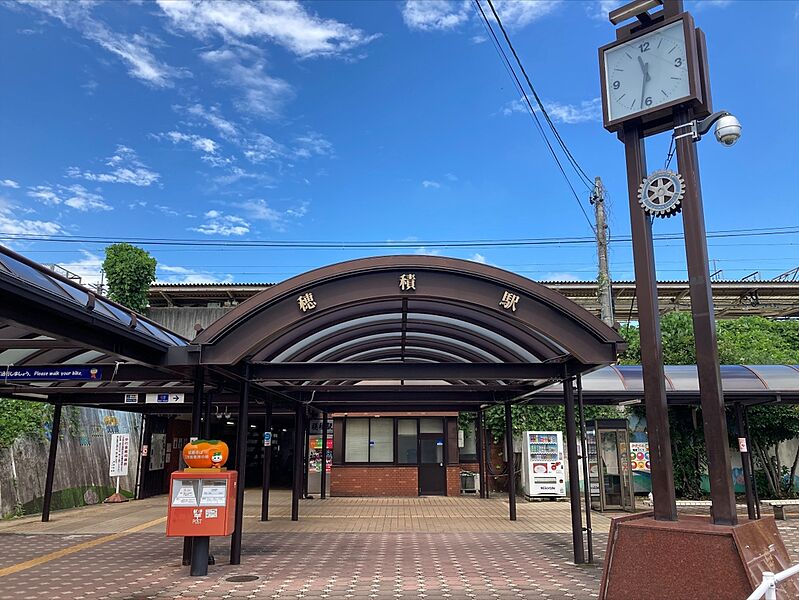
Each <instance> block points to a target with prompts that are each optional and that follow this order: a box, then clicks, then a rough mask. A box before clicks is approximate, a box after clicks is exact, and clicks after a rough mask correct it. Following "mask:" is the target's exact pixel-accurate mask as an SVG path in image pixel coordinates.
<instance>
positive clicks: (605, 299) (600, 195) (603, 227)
mask: <svg viewBox="0 0 799 600" xmlns="http://www.w3.org/2000/svg"><path fill="white" fill-rule="evenodd" d="M591 204H593V205H594V217H595V220H596V228H595V231H596V253H597V257H598V258H599V276H598V277H597V297H598V298H599V316H600V318H601V319H602V320H603V321H604V322H605V324H606V325H609V326H610V327H613V325H614V323H615V322H616V319H615V317H614V315H613V297H612V296H611V292H610V271H609V269H608V226H607V223H606V221H605V188H604V187H603V186H602V180H601V179H600V178H599V177H595V178H594V189H593V190H592V192H591Z"/></svg>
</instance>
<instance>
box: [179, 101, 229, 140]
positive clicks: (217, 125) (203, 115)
mask: <svg viewBox="0 0 799 600" xmlns="http://www.w3.org/2000/svg"><path fill="white" fill-rule="evenodd" d="M173 108H174V109H175V110H177V111H178V112H182V111H185V112H186V113H188V115H189V116H192V117H196V118H199V119H202V120H203V121H205V122H206V123H207V124H209V125H210V126H211V127H213V128H214V129H216V130H217V131H218V132H219V135H221V136H222V137H223V138H224V139H226V140H228V141H237V140H238V139H239V128H238V126H237V125H236V124H235V123H233V122H232V121H228V120H227V119H225V118H224V117H222V115H220V114H219V109H218V108H216V107H211V108H206V107H204V106H203V105H202V104H194V105H192V106H188V107H182V106H175V107H173Z"/></svg>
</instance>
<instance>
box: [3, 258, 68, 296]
mask: <svg viewBox="0 0 799 600" xmlns="http://www.w3.org/2000/svg"><path fill="white" fill-rule="evenodd" d="M3 262H4V263H5V265H6V267H7V268H8V270H9V271H10V272H11V274H12V275H14V276H15V277H17V278H19V279H22V280H23V281H25V282H27V283H29V284H31V285H34V286H36V287H39V288H42V289H45V290H48V291H50V292H53V293H55V294H57V295H58V296H60V297H61V298H64V299H66V300H70V301H73V302H74V300H73V299H72V297H71V296H69V295H68V294H67V293H66V292H65V291H64V290H63V289H62V288H61V287H60V286H58V285H56V283H55V282H54V281H53V279H52V278H51V277H48V276H47V275H45V274H44V273H42V272H41V271H37V270H36V269H34V268H33V267H29V266H28V265H26V264H25V263H21V262H19V261H18V260H15V259H13V258H11V257H10V256H3Z"/></svg>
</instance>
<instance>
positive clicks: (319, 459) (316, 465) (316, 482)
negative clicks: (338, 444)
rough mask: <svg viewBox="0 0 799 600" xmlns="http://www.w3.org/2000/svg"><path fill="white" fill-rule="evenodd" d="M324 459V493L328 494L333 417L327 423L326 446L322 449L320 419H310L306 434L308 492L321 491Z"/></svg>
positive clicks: (311, 493)
mask: <svg viewBox="0 0 799 600" xmlns="http://www.w3.org/2000/svg"><path fill="white" fill-rule="evenodd" d="M323 460H324V465H325V467H324V468H325V470H326V472H327V477H325V494H326V495H328V496H329V495H330V479H331V477H330V472H331V469H332V467H333V419H330V420H329V421H328V423H327V448H326V449H325V450H323V449H322V420H321V419H320V420H315V421H311V426H310V430H309V435H308V494H309V495H316V494H321V492H322V464H323Z"/></svg>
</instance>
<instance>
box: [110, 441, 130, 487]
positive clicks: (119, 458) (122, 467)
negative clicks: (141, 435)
mask: <svg viewBox="0 0 799 600" xmlns="http://www.w3.org/2000/svg"><path fill="white" fill-rule="evenodd" d="M129 452H130V434H127V433H113V434H111V466H110V468H109V475H110V476H111V477H127V476H128V453H129Z"/></svg>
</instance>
